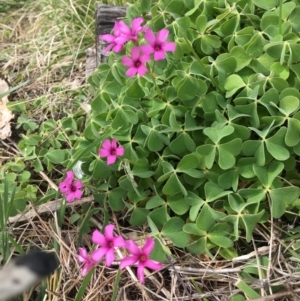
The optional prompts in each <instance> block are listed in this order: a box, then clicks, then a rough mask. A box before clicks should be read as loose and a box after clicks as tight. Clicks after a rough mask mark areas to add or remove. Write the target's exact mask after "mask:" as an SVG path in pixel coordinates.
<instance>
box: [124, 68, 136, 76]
mask: <svg viewBox="0 0 300 301" xmlns="http://www.w3.org/2000/svg"><path fill="white" fill-rule="evenodd" d="M137 72H138V69H137V68H136V67H131V68H129V69H128V70H127V71H126V75H127V76H135V75H136V74H137Z"/></svg>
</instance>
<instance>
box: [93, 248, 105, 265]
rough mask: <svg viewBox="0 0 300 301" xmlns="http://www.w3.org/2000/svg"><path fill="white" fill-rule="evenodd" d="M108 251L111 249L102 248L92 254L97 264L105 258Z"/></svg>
mask: <svg viewBox="0 0 300 301" xmlns="http://www.w3.org/2000/svg"><path fill="white" fill-rule="evenodd" d="M108 250H109V248H105V247H101V248H99V249H97V250H95V251H94V252H93V253H92V254H91V257H92V259H93V260H94V261H96V262H97V261H100V260H101V259H102V258H103V256H104V255H105V254H106V253H107V251H108Z"/></svg>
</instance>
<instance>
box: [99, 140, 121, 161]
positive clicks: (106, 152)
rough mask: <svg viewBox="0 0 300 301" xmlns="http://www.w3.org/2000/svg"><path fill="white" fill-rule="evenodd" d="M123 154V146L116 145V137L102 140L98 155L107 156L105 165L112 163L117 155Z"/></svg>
mask: <svg viewBox="0 0 300 301" xmlns="http://www.w3.org/2000/svg"><path fill="white" fill-rule="evenodd" d="M123 155H124V147H123V146H119V147H118V146H117V139H115V138H113V139H112V142H110V140H109V139H106V140H104V142H103V143H102V148H100V149H99V156H100V157H107V165H111V164H114V163H115V162H116V160H117V157H119V156H123Z"/></svg>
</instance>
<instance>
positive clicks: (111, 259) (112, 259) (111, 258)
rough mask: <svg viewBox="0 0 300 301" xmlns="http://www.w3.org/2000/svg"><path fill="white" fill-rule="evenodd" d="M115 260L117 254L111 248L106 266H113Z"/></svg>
mask: <svg viewBox="0 0 300 301" xmlns="http://www.w3.org/2000/svg"><path fill="white" fill-rule="evenodd" d="M114 260H115V253H114V249H113V248H111V249H109V250H108V251H107V253H106V260H105V264H106V266H108V267H109V266H111V265H112V263H113V262H114Z"/></svg>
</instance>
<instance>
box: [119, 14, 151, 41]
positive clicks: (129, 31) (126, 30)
mask: <svg viewBox="0 0 300 301" xmlns="http://www.w3.org/2000/svg"><path fill="white" fill-rule="evenodd" d="M143 21H144V19H143V18H142V17H138V18H135V19H133V20H132V23H131V28H130V27H129V26H128V25H127V24H125V23H124V22H123V21H120V24H119V25H120V27H119V28H120V32H121V35H124V36H125V37H127V39H128V41H129V40H131V41H132V42H133V43H136V42H137V40H138V34H139V33H140V32H143V31H146V30H147V27H146V26H141V24H142V23H143Z"/></svg>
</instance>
